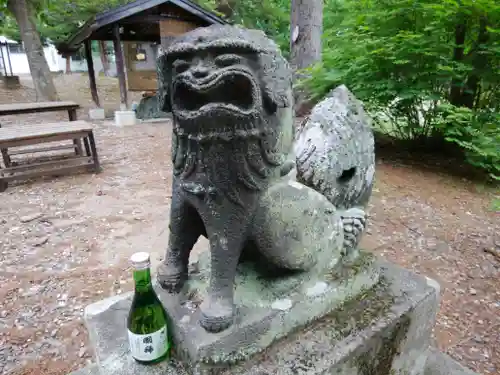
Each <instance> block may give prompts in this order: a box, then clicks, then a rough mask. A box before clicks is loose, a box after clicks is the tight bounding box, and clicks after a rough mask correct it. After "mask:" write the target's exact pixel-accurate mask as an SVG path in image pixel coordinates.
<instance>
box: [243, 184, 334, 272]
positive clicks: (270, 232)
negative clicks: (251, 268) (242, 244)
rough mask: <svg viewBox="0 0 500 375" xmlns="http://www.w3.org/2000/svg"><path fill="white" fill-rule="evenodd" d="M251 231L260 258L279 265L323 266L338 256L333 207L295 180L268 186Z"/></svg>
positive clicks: (298, 267) (297, 268)
mask: <svg viewBox="0 0 500 375" xmlns="http://www.w3.org/2000/svg"><path fill="white" fill-rule="evenodd" d="M251 232H252V240H253V241H254V242H255V244H256V246H257V249H258V251H259V253H260V254H262V255H263V259H265V261H266V262H269V263H271V264H272V265H274V266H276V267H278V268H283V269H287V270H292V271H309V270H312V269H313V268H314V269H318V270H321V269H323V270H324V269H329V268H333V267H334V266H335V265H336V264H337V263H338V261H339V260H340V257H341V251H342V242H343V233H342V222H341V218H340V215H339V214H338V212H337V210H336V208H335V207H334V206H333V205H332V204H331V203H330V202H329V201H328V200H327V199H326V198H325V197H324V196H323V195H321V194H319V193H318V192H316V191H314V190H313V189H311V188H309V187H307V186H305V185H302V184H301V183H298V182H296V181H282V182H279V183H277V184H275V185H273V186H272V187H270V188H269V189H268V190H267V192H266V193H265V194H264V195H263V196H262V197H261V200H260V202H259V207H258V209H257V213H256V215H255V218H254V223H253V227H252V231H251Z"/></svg>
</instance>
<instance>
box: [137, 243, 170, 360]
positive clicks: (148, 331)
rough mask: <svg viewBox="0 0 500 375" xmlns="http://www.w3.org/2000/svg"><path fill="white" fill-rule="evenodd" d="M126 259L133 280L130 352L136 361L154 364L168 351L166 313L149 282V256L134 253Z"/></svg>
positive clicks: (162, 358)
mask: <svg viewBox="0 0 500 375" xmlns="http://www.w3.org/2000/svg"><path fill="white" fill-rule="evenodd" d="M130 260H131V262H132V267H133V268H134V281H135V292H134V298H133V300H132V306H131V307H130V311H129V314H128V320H127V329H128V339H129V345H130V352H131V354H132V357H133V358H134V359H135V360H136V361H137V362H140V363H143V364H153V363H158V362H160V361H162V360H164V359H165V358H167V357H168V355H169V352H170V338H169V337H170V336H169V333H168V327H167V321H168V319H167V313H166V311H165V309H164V308H163V305H162V304H161V302H160V300H159V299H158V296H157V295H156V293H155V291H154V289H153V284H152V283H151V270H150V267H151V263H150V259H149V254H148V253H144V252H140V253H135V254H133V255H132V257H131V258H130Z"/></svg>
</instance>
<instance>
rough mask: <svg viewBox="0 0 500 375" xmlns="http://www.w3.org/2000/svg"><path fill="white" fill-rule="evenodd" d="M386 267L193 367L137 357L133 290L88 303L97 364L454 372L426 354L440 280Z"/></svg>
mask: <svg viewBox="0 0 500 375" xmlns="http://www.w3.org/2000/svg"><path fill="white" fill-rule="evenodd" d="M379 270H380V274H381V278H380V282H379V283H378V284H377V285H376V286H375V287H373V288H372V289H370V290H368V291H365V292H363V293H362V294H361V295H358V296H357V297H354V298H353V299H351V300H350V301H347V302H345V303H344V304H343V305H342V306H338V307H337V308H336V310H334V311H333V312H331V313H329V314H328V315H326V316H324V317H323V318H322V319H320V320H317V321H315V322H313V323H311V324H309V325H307V327H306V328H303V329H300V330H297V331H296V332H294V333H290V334H288V335H287V336H286V337H284V338H283V339H281V340H279V341H277V342H274V343H273V344H272V345H271V346H270V347H268V348H267V349H266V350H264V351H263V352H259V353H257V354H254V355H251V356H249V357H248V359H246V360H244V361H235V363H229V362H225V361H222V360H221V361H219V362H218V363H217V364H214V363H204V362H203V363H200V362H198V363H196V364H195V365H193V363H191V364H190V365H189V366H186V365H185V364H183V363H182V362H179V361H178V358H176V359H172V360H170V361H166V362H163V363H160V364H158V365H155V366H143V365H140V364H138V363H136V362H135V361H134V360H133V359H132V358H131V357H130V355H129V350H128V342H127V337H126V327H125V325H126V317H127V314H128V309H129V307H130V298H131V293H129V294H128V295H123V296H117V297H113V298H111V299H108V300H104V301H101V302H98V303H96V304H93V305H90V306H89V307H88V308H87V310H86V323H87V327H88V329H89V332H90V336H91V341H92V343H93V345H94V348H95V351H96V360H97V368H98V369H99V371H100V374H102V375H104V374H106V375H114V374H116V375H118V374H120V375H131V374H141V375H160V374H164V375H173V374H179V375H189V374H192V375H205V374H210V375H265V374H269V375H270V374H273V375H274V374H278V375H292V374H302V375H314V374H341V375H366V374H370V375H387V374H395V375H403V374H404V375H407V374H410V375H431V374H436V375H437V374H440V375H441V374H443V375H447V374H448V373H449V372H448V373H447V372H442V373H440V372H436V371H443V370H442V369H441V370H440V367H439V366H438V365H435V363H436V362H435V361H434V362H432V361H431V360H430V359H429V361H428V360H427V357H428V355H429V343H430V337H431V332H432V328H433V326H434V323H435V316H436V312H437V307H438V299H439V286H438V285H437V284H436V283H435V282H434V281H432V280H430V279H427V278H423V277H420V276H417V275H415V274H413V273H411V272H409V271H407V270H404V269H401V268H399V267H397V266H394V265H390V264H386V263H380V264H379ZM318 289H319V288H318ZM193 316H194V315H193ZM185 320H186V323H189V324H191V319H190V321H189V322H187V319H185ZM284 324H286V323H284ZM194 335H195V336H196V333H195V334H194ZM257 336H258V335H257ZM431 353H432V352H431ZM433 355H434V354H433ZM434 356H435V355H434ZM427 363H430V364H434V365H433V367H432V368H431V367H428V366H427ZM439 363H440V362H438V364H439ZM441 368H442V366H441ZM89 371H91V370H89ZM94 371H95V368H94ZM429 371H431V372H429ZM464 371H465V370H464ZM91 374H92V373H89V375H91ZM466 374H467V375H469V374H468V373H467V372H464V375H466Z"/></svg>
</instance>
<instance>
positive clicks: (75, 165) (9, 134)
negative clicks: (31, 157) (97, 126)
mask: <svg viewBox="0 0 500 375" xmlns="http://www.w3.org/2000/svg"><path fill="white" fill-rule="evenodd" d="M64 140H74V141H76V142H77V144H74V143H73V144H71V145H47V147H43V148H36V149H21V150H16V148H17V147H22V146H31V145H37V144H42V143H50V142H58V141H64ZM82 142H83V145H84V148H82V147H81V146H79V145H81V143H82ZM64 149H72V150H73V151H74V152H73V153H72V154H70V155H69V157H65V158H61V157H60V156H59V157H57V158H55V159H54V160H49V161H34V162H27V163H25V164H21V165H13V163H12V161H11V158H10V156H9V155H11V156H12V155H19V154H26V153H39V152H45V151H57V150H64ZM0 150H1V153H2V159H3V164H4V167H3V168H2V167H1V166H0V192H3V191H5V190H6V189H7V186H8V183H9V182H10V181H14V180H27V179H30V178H34V177H39V176H46V175H54V174H56V175H59V174H63V173H68V172H73V171H76V170H79V169H90V170H92V171H94V172H96V173H98V172H100V169H101V167H100V164H99V158H98V156H97V149H96V145H95V139H94V134H93V130H92V125H91V124H89V123H88V122H86V121H70V122H59V123H53V124H33V125H24V126H22V127H8V128H0Z"/></svg>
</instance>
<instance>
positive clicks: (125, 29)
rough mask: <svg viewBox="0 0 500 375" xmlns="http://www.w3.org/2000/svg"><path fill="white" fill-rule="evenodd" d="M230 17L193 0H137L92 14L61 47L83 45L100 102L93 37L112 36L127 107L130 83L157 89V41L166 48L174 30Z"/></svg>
mask: <svg viewBox="0 0 500 375" xmlns="http://www.w3.org/2000/svg"><path fill="white" fill-rule="evenodd" d="M226 23H227V21H225V20H224V19H222V18H220V17H218V16H216V15H215V14H214V13H211V12H209V11H207V10H206V9H203V8H202V7H200V6H199V5H197V4H195V3H194V2H192V1H189V0H136V1H133V2H131V3H128V4H126V5H124V6H121V7H118V8H115V9H112V10H109V11H107V12H103V13H100V14H98V15H96V16H95V17H92V18H91V19H90V20H89V21H87V22H86V23H85V24H84V25H83V26H82V27H81V28H80V29H79V30H78V31H77V32H76V33H75V34H74V35H72V36H71V37H70V38H69V39H68V40H67V41H66V42H64V43H61V44H59V45H58V46H57V49H58V51H59V53H60V54H62V55H63V56H67V55H68V54H73V53H75V52H76V51H78V50H79V49H80V48H81V45H82V44H83V45H84V46H85V57H86V60H87V66H88V74H89V81H90V91H91V93H92V99H93V100H94V102H95V104H96V105H97V106H100V103H99V95H98V92H97V85H96V78H95V70H94V63H93V60H92V49H91V41H92V40H104V41H109V40H111V41H113V46H114V52H115V59H116V71H117V75H118V81H119V85H120V102H121V106H122V107H128V100H127V86H128V90H129V91H154V90H156V89H157V74H156V57H157V53H158V51H157V48H158V46H160V45H161V46H162V47H164V48H165V47H166V46H168V44H169V43H170V41H171V40H172V39H173V38H174V37H175V36H176V35H180V34H183V33H185V32H187V31H189V30H192V29H195V28H197V27H204V26H209V25H212V24H226Z"/></svg>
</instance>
